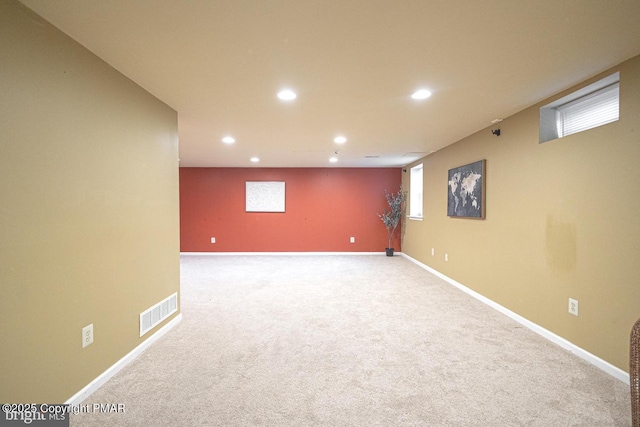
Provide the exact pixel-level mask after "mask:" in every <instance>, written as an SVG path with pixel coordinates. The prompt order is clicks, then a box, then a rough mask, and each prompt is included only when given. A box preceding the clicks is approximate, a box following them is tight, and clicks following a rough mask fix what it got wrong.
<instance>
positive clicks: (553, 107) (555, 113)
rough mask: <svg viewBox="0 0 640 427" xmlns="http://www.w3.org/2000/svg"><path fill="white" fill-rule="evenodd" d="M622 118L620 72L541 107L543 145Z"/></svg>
mask: <svg viewBox="0 0 640 427" xmlns="http://www.w3.org/2000/svg"><path fill="white" fill-rule="evenodd" d="M619 119H620V73H619V72H616V73H613V74H611V75H609V76H607V77H605V78H603V79H601V80H598V81H597V82H595V83H592V84H590V85H588V86H585V87H583V88H581V89H578V90H576V91H575V92H572V93H570V94H569V95H566V96H563V97H562V98H560V99H557V100H555V101H553V102H551V103H550V104H547V105H545V106H543V107H540V134H539V142H540V143H543V142H547V141H551V140H553V139H556V138H562V137H564V136H567V135H571V134H574V133H577V132H582V131H585V130H588V129H592V128H595V127H598V126H602V125H606V124H607V123H612V122H615V121H616V120H619Z"/></svg>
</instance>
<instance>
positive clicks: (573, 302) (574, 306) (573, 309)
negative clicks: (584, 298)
mask: <svg viewBox="0 0 640 427" xmlns="http://www.w3.org/2000/svg"><path fill="white" fill-rule="evenodd" d="M569 313H570V314H573V315H574V316H577V315H578V300H577V299H573V298H569Z"/></svg>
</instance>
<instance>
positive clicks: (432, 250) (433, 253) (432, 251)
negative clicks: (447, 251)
mask: <svg viewBox="0 0 640 427" xmlns="http://www.w3.org/2000/svg"><path fill="white" fill-rule="evenodd" d="M435 254H436V250H435V249H434V248H431V256H434V255H435Z"/></svg>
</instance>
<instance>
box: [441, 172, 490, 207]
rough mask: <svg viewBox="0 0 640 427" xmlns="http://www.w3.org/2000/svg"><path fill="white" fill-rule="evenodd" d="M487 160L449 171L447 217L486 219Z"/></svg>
mask: <svg viewBox="0 0 640 427" xmlns="http://www.w3.org/2000/svg"><path fill="white" fill-rule="evenodd" d="M484 167H485V160H478V161H477V162H474V163H469V164H468V165H464V166H460V167H457V168H453V169H449V184H448V185H449V191H448V192H447V194H448V200H447V216H450V217H454V218H476V219H484V212H485V209H484V181H485V180H484V169H485V168H484Z"/></svg>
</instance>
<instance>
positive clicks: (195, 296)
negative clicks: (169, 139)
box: [71, 255, 631, 427]
mask: <svg viewBox="0 0 640 427" xmlns="http://www.w3.org/2000/svg"><path fill="white" fill-rule="evenodd" d="M181 310H182V314H183V321H182V322H181V323H180V324H179V325H178V326H176V327H175V328H173V329H172V330H171V331H169V332H168V333H167V334H166V335H165V336H164V337H163V338H161V339H160V340H158V341H157V342H156V343H154V344H153V345H152V346H150V347H149V348H148V349H147V350H146V351H145V352H144V353H142V354H141V355H140V356H139V357H138V358H137V359H136V360H134V361H133V362H132V363H130V364H129V365H127V366H126V367H125V368H124V369H122V370H121V371H120V372H119V373H118V374H116V375H115V376H114V377H113V378H112V379H111V380H109V381H108V382H107V383H106V384H105V385H104V386H102V387H101V388H100V389H99V390H97V391H96V392H95V393H93V394H92V395H91V396H90V397H89V398H88V399H86V400H85V402H83V404H89V405H92V404H94V403H99V404H106V403H119V404H123V405H125V408H126V409H125V412H124V413H110V414H99V413H84V414H79V415H72V416H71V425H72V426H89V427H90V426H141V425H149V426H544V427H548V426H628V425H631V419H630V400H629V387H628V386H627V385H626V384H624V383H623V382H621V381H619V380H617V379H615V378H613V377H611V376H609V375H607V374H606V373H604V372H602V371H600V370H599V369H597V368H595V367H593V366H592V365H590V364H588V363H587V362H585V361H583V360H582V359H580V358H578V357H576V356H574V355H572V354H571V353H569V352H568V351H566V350H564V349H562V348H560V347H558V346H557V345H555V344H553V343H551V342H549V341H547V340H546V339H544V338H542V337H540V336H538V335H537V334H535V333H534V332H532V331H530V330H528V329H526V328H524V327H523V326H521V325H520V324H518V323H516V322H515V321H513V320H512V319H510V318H508V317H506V316H504V315H503V314H501V313H499V312H497V311H495V310H493V309H492V308H490V307H488V306H486V305H484V304H482V303H481V302H479V301H477V300H475V299H473V298H472V297H470V296H469V295H467V294H465V293H463V292H461V291H460V290H458V289H456V288H455V287H453V286H451V285H450V284H448V283H446V282H444V281H443V280H441V279H440V278H438V277H436V276H434V275H432V274H430V273H429V272H427V271H425V270H424V269H422V268H420V267H418V266H417V265H415V264H413V263H412V262H410V261H409V260H407V259H405V258H403V257H400V256H395V257H392V258H387V257H385V256H381V255H363V256H338V255H327V256H315V255H309V256H305V255H300V256H298V255H296V256H287V255H282V256H267V255H256V256H240V255H237V256H236V255H233V256H206V255H200V256H183V257H182V258H181Z"/></svg>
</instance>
